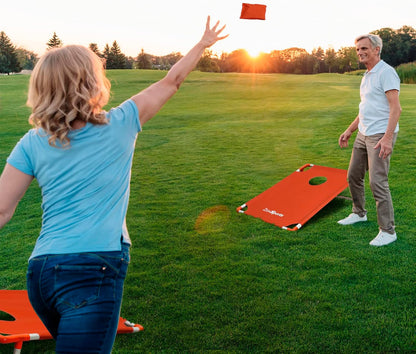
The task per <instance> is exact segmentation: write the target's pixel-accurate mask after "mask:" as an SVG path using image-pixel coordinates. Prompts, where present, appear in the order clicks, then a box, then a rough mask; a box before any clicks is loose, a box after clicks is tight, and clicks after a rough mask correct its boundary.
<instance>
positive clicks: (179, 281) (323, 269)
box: [0, 70, 416, 353]
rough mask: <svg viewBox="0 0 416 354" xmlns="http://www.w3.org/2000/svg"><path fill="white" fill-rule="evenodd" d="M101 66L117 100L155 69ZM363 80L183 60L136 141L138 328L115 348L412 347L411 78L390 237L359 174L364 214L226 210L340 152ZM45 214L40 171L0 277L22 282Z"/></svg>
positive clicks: (335, 206)
mask: <svg viewBox="0 0 416 354" xmlns="http://www.w3.org/2000/svg"><path fill="white" fill-rule="evenodd" d="M108 75H109V78H110V79H111V81H112V83H113V96H112V102H111V105H114V104H118V103H120V102H121V101H123V100H124V99H126V98H128V97H130V96H131V95H133V94H134V93H136V92H137V91H139V90H141V89H142V88H144V87H146V86H147V85H149V84H150V83H151V82H154V81H155V80H157V79H159V78H161V77H162V76H163V75H164V73H162V72H155V71H138V70H134V71H128V70H123V71H110V72H109V73H108ZM27 82H28V77H27V76H10V77H1V76H0V127H1V128H0V141H1V143H0V163H1V164H4V162H5V160H6V158H7V156H8V154H9V153H10V150H11V149H12V147H13V146H14V144H15V143H16V142H17V141H18V139H19V138H20V137H21V136H22V135H23V134H24V132H25V131H26V130H27V129H28V128H29V126H28V124H27V117H28V113H29V111H28V109H27V108H25V106H24V104H25V92H26V90H27ZM359 84H360V77H359V76H354V75H350V76H347V75H336V74H321V75H311V76H295V75H293V76H292V75H250V74H206V73H199V72H194V73H192V74H191V75H190V77H189V78H188V79H187V81H186V82H185V83H184V84H183V86H182V88H181V89H180V91H179V92H178V94H177V95H176V96H175V97H173V98H172V100H171V101H170V102H169V103H168V104H167V105H166V106H165V107H164V108H163V109H162V110H161V111H160V112H159V114H158V115H157V116H156V117H155V118H154V119H153V120H151V121H150V122H149V123H147V124H146V125H145V126H144V129H143V132H142V133H140V135H139V138H138V141H137V145H136V147H137V148H136V154H135V158H134V164H133V170H132V184H131V199H130V206H129V211H128V220H127V221H128V225H129V230H130V235H131V237H132V240H133V248H132V262H131V265H130V268H129V273H128V278H127V281H126V284H125V293H124V300H123V307H122V314H123V315H124V316H125V317H127V318H128V319H130V320H131V321H133V322H137V323H141V324H142V325H143V326H144V327H145V331H144V332H142V333H139V334H135V335H120V336H118V337H117V339H116V344H115V348H114V353H179V352H181V353H184V352H186V353H190V352H196V353H202V352H209V351H212V352H227V353H241V352H258V353H264V352H328V353H334V352H337V353H351V352H360V353H361V352H396V351H398V352H405V351H416V335H415V326H416V309H415V305H416V300H415V299H416V296H415V295H416V294H415V280H416V247H415V246H416V240H415V238H414V235H415V233H416V227H415V225H414V220H415V216H416V215H415V208H414V194H413V185H414V179H415V172H416V169H415V159H414V151H415V148H416V142H415V141H416V134H415V129H414V117H415V115H416V102H415V100H414V97H415V96H416V86H412V85H402V91H401V96H400V97H401V103H402V107H403V114H402V117H401V120H400V125H401V131H400V133H399V138H398V141H397V144H396V147H395V151H394V155H393V158H392V167H391V173H390V186H391V191H392V195H393V201H394V205H395V211H396V224H397V234H398V241H397V242H395V243H394V244H392V245H390V246H388V247H383V248H373V247H371V246H369V245H368V243H369V241H370V240H371V239H372V238H373V237H375V235H376V234H377V231H378V230H377V222H376V215H375V205H374V201H373V198H372V196H371V192H370V191H369V189H368V188H367V200H368V211H369V215H368V216H369V222H367V223H362V224H359V225H353V226H346V227H342V226H340V225H338V224H337V223H336V221H337V220H338V219H340V218H342V217H344V216H345V215H347V214H349V213H350V208H351V205H350V201H349V200H348V199H343V198H335V199H334V200H333V201H332V202H330V203H329V204H328V205H327V206H326V207H325V208H324V209H322V210H321V211H320V212H319V213H318V214H316V215H315V216H314V217H313V218H312V219H311V220H310V221H309V222H308V223H306V225H305V226H304V227H302V228H301V229H300V230H299V231H296V232H290V231H284V230H281V229H279V228H277V227H275V226H273V225H270V224H267V223H265V222H263V221H261V220H259V219H256V218H253V217H250V216H248V215H241V214H238V213H237V212H236V211H235V209H236V207H238V206H240V205H241V204H243V203H244V202H246V201H248V200H250V199H251V198H253V197H254V196H256V195H257V194H259V193H261V192H262V191H264V190H265V189H267V188H269V187H271V186H272V185H274V184H275V183H277V182H278V181H279V180H281V179H282V178H284V177H286V176H287V175H289V174H290V173H292V172H293V171H294V170H296V169H297V168H298V167H300V166H302V165H304V164H305V163H314V164H319V165H324V166H330V167H335V168H344V169H346V168H347V167H348V162H349V157H350V153H351V149H350V148H348V149H344V150H341V149H340V148H339V147H338V144H337V141H338V136H339V135H340V134H341V133H342V132H343V131H344V130H345V128H346V127H347V126H348V125H349V123H350V122H351V121H352V120H353V119H354V118H355V116H356V114H357V109H358V103H359ZM341 194H342V195H343V196H348V195H349V194H348V191H347V190H346V191H344V192H342V193H341ZM40 216H41V210H40V193H39V189H38V187H37V184H36V182H34V183H33V184H32V186H31V187H30V189H29V191H28V193H27V194H26V196H25V197H24V198H23V200H22V202H21V204H20V205H19V207H18V209H17V211H16V214H15V216H14V218H13V219H12V221H11V222H10V223H9V224H8V225H6V226H5V227H4V228H3V229H2V230H1V231H0V237H1V240H2V244H3V248H2V250H1V251H0V252H1V253H0V255H1V257H0V288H1V289H22V288H25V269H26V265H27V258H28V257H29V255H30V252H31V249H32V247H33V245H34V242H35V239H36V235H37V233H38V231H39V228H40ZM3 347H6V346H3ZM3 347H0V350H4V352H10V351H11V348H10V346H7V351H6V350H5V349H4V348H3ZM52 350H53V343H52V342H49V343H47V342H42V343H40V342H34V343H27V344H24V347H23V353H39V352H51V351H52ZM2 352H3V351H2Z"/></svg>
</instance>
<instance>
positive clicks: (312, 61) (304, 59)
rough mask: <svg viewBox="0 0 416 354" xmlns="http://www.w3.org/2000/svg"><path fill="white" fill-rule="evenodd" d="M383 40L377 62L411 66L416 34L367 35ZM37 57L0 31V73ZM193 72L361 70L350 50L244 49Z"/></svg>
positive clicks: (162, 59)
mask: <svg viewBox="0 0 416 354" xmlns="http://www.w3.org/2000/svg"><path fill="white" fill-rule="evenodd" d="M371 33H373V34H378V35H379V36H380V37H381V38H382V39H383V50H382V59H383V60H384V61H386V62H387V63H389V64H390V65H392V66H394V67H397V66H399V65H400V64H403V63H410V62H415V61H416V30H415V29H414V28H412V27H410V26H403V27H401V28H400V29H397V30H394V29H391V28H382V29H379V30H376V31H373V32H371ZM62 45H63V42H62V40H61V39H60V38H59V37H58V36H57V34H56V33H55V32H54V33H53V36H52V37H51V38H50V39H49V41H48V42H47V43H46V49H47V50H49V49H51V48H55V47H61V46H62ZM89 48H90V49H91V50H92V51H93V52H94V53H96V54H97V55H98V56H99V57H100V58H102V60H103V64H104V65H105V67H106V68H107V69H159V70H168V69H170V68H171V67H172V66H173V65H174V64H175V63H176V62H177V61H178V60H179V59H180V58H181V57H182V54H181V53H179V52H177V53H170V54H168V55H165V56H155V55H151V54H148V53H145V51H144V49H142V50H141V51H140V53H138V55H137V56H136V57H130V56H126V55H125V54H124V53H123V52H122V50H121V48H120V46H119V45H118V43H117V41H114V42H113V43H112V45H111V46H109V45H108V44H106V45H105V47H104V48H103V50H102V51H100V50H99V48H98V45H97V44H96V43H90V44H89ZM37 60H38V56H37V54H36V53H34V52H31V51H28V50H26V49H24V48H16V46H14V45H13V43H12V42H11V40H10V38H8V37H7V35H6V33H5V32H3V31H2V32H0V73H6V74H9V73H13V72H20V71H21V70H22V69H26V70H31V69H33V67H34V65H35V64H36V61H37ZM197 69H198V70H200V71H206V72H241V73H288V74H318V73H345V72H350V71H355V70H359V69H364V67H363V66H362V65H361V64H360V63H359V61H358V58H357V54H356V50H355V47H354V46H351V47H343V48H340V49H339V50H337V51H335V50H334V49H333V48H329V49H326V50H324V49H323V48H321V47H319V48H315V49H313V50H312V52H311V53H308V52H307V51H306V50H305V49H303V48H296V47H293V48H288V49H284V50H273V51H271V52H270V53H262V54H260V55H259V56H258V57H257V58H252V57H250V56H249V54H248V52H247V51H246V50H244V49H238V50H235V51H233V52H231V53H222V54H221V55H217V54H214V53H213V52H212V51H211V50H206V51H205V52H204V54H203V56H202V57H201V59H200V61H199V63H198V66H197Z"/></svg>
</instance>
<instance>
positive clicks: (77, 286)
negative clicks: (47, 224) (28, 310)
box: [27, 243, 130, 353]
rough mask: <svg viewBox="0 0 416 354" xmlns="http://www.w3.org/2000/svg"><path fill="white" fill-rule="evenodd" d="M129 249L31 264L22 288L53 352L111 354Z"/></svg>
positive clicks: (40, 259)
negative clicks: (51, 339) (50, 340)
mask: <svg viewBox="0 0 416 354" xmlns="http://www.w3.org/2000/svg"><path fill="white" fill-rule="evenodd" d="M129 261H130V256H129V245H128V244H125V243H122V250H121V251H115V252H94V253H72V254H64V255H46V256H40V257H35V258H33V259H31V260H30V262H29V267H28V272H27V288H28V294H29V299H30V302H31V304H32V306H33V308H34V309H35V311H36V313H37V314H38V316H39V317H40V319H41V320H42V322H43V323H44V324H45V326H46V328H47V329H48V330H49V332H50V333H51V335H52V336H53V337H54V339H55V340H56V352H57V353H110V352H111V349H112V347H113V344H114V340H115V336H116V333H117V327H118V321H119V316H120V307H121V298H122V295H123V285H124V279H125V277H126V273H127V267H128V264H129Z"/></svg>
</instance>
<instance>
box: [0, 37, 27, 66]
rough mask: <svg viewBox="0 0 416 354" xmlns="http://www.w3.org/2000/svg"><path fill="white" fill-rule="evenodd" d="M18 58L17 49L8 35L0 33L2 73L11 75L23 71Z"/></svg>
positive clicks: (0, 64)
mask: <svg viewBox="0 0 416 354" xmlns="http://www.w3.org/2000/svg"><path fill="white" fill-rule="evenodd" d="M21 69H22V68H21V66H20V64H19V60H18V58H17V53H16V47H15V46H14V45H13V44H12V42H11V41H10V38H9V37H7V35H6V33H4V32H3V31H2V32H0V73H4V74H10V73H13V72H19V71H20V70H21Z"/></svg>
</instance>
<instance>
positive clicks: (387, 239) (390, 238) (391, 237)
mask: <svg viewBox="0 0 416 354" xmlns="http://www.w3.org/2000/svg"><path fill="white" fill-rule="evenodd" d="M396 240H397V235H396V233H394V234H389V233H388V232H384V231H381V230H380V232H379V233H378V235H377V237H376V238H375V239H374V240H372V241H371V242H370V245H371V246H385V245H388V244H389V243H392V242H394V241H396Z"/></svg>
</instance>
